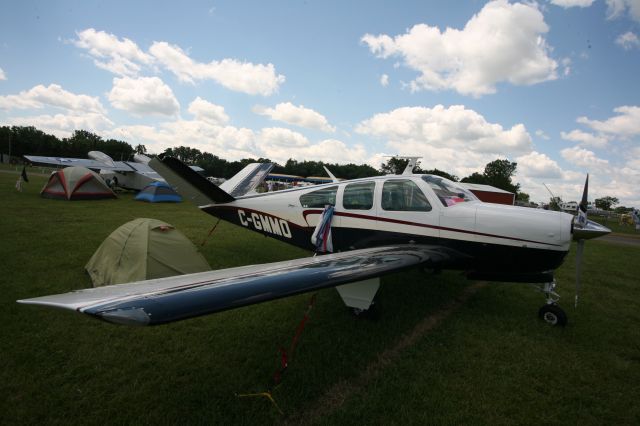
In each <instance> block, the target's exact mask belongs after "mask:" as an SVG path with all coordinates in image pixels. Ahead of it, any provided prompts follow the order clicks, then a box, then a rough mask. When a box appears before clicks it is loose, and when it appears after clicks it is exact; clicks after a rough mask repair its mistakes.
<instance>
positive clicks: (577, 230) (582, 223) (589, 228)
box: [573, 174, 611, 308]
mask: <svg viewBox="0 0 640 426" xmlns="http://www.w3.org/2000/svg"><path fill="white" fill-rule="evenodd" d="M588 195H589V175H588V174H587V179H586V180H585V182H584V190H583V191H582V200H581V201H580V204H579V205H578V215H577V216H576V218H575V220H574V227H573V228H574V229H573V239H574V240H576V241H577V242H578V245H577V250H576V297H575V307H576V308H577V307H578V299H579V297H580V278H581V275H582V256H583V253H584V242H585V240H590V239H591V238H597V237H601V236H603V235H606V234H608V233H610V232H611V230H610V229H609V228H607V227H606V226H602V225H600V224H599V223H597V222H594V221H592V220H588V219H587V197H588Z"/></svg>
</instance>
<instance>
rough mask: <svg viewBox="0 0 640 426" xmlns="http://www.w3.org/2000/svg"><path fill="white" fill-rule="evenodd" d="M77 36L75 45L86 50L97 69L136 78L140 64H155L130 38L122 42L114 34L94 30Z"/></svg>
mask: <svg viewBox="0 0 640 426" xmlns="http://www.w3.org/2000/svg"><path fill="white" fill-rule="evenodd" d="M76 35H77V36H78V39H77V40H74V41H73V44H74V45H75V46H77V47H79V48H81V49H86V50H87V51H88V53H89V56H91V57H92V58H93V62H94V64H95V65H96V66H97V67H99V68H102V69H105V70H107V71H109V72H112V73H114V74H118V75H123V76H136V75H138V73H139V72H140V69H141V67H140V64H144V65H150V64H151V63H152V62H153V58H152V57H151V56H150V55H148V54H146V53H144V52H143V51H142V50H140V48H139V47H138V45H137V44H136V43H134V42H133V41H131V40H129V39H128V38H123V39H122V40H120V39H118V37H116V36H115V35H113V34H109V33H106V32H104V31H96V30H95V29H93V28H87V29H86V30H83V31H80V32H78V33H76Z"/></svg>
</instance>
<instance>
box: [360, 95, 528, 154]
mask: <svg viewBox="0 0 640 426" xmlns="http://www.w3.org/2000/svg"><path fill="white" fill-rule="evenodd" d="M356 132H358V133H361V134H368V135H373V136H379V137H384V138H387V139H388V140H389V141H392V142H398V143H400V144H402V143H409V142H415V143H417V144H418V145H419V146H421V149H420V152H425V153H428V152H429V150H430V149H432V148H460V149H464V150H468V151H475V152H479V153H501V154H503V155H507V154H509V153H522V152H527V151H529V150H530V148H531V136H530V135H529V133H528V132H527V130H526V128H525V127H524V125H522V124H516V125H514V126H513V127H511V129H504V128H503V127H502V126H501V125H500V124H496V123H489V122H487V121H486V120H485V119H484V117H483V116H481V115H480V114H478V113H477V112H475V111H473V110H470V109H466V108H465V107H464V106H462V105H452V106H450V107H448V108H445V107H444V106H443V105H436V106H435V107H433V108H426V107H403V108H398V109H395V110H392V111H390V112H388V113H380V114H376V115H374V116H373V117H371V118H370V119H367V120H364V121H362V122H361V123H360V124H358V126H357V127H356Z"/></svg>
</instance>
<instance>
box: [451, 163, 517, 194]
mask: <svg viewBox="0 0 640 426" xmlns="http://www.w3.org/2000/svg"><path fill="white" fill-rule="evenodd" d="M517 167H518V163H515V162H511V161H509V160H499V159H498V160H494V161H492V162H490V163H487V165H486V166H485V167H484V172H483V173H482V174H480V173H478V172H475V173H473V174H472V175H470V176H467V177H465V178H463V179H462V181H461V182H467V183H479V184H483V185H491V186H495V187H496V188H500V189H504V190H505V191H509V192H513V193H514V194H517V193H518V191H519V189H520V184H519V183H513V182H512V181H511V178H512V177H513V175H514V174H515V172H516V168H517Z"/></svg>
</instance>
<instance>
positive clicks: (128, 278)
mask: <svg viewBox="0 0 640 426" xmlns="http://www.w3.org/2000/svg"><path fill="white" fill-rule="evenodd" d="M85 269H86V270H87V272H88V273H89V275H90V276H91V280H92V281H93V286H94V287H100V286H104V285H110V284H122V283H128V282H132V281H141V280H147V279H152V278H162V277H170V276H174V275H182V274H190V273H194V272H204V271H209V270H210V269H211V268H210V267H209V264H208V263H207V261H206V259H205V258H204V257H203V256H202V254H200V252H198V249H197V248H196V247H195V246H194V245H193V243H191V241H189V239H188V238H187V237H185V236H184V235H183V234H182V233H181V232H180V231H178V230H177V229H175V228H174V227H173V226H171V225H169V224H168V223H165V222H162V221H159V220H156V219H145V218H141V219H134V220H132V221H131V222H127V223H125V224H124V225H122V226H120V227H119V228H118V229H116V230H115V231H113V232H112V233H111V235H109V236H108V237H107V238H106V239H105V240H104V241H103V242H102V244H101V245H100V247H98V250H96V252H95V253H94V254H93V256H92V257H91V259H90V260H89V263H87V265H86V266H85Z"/></svg>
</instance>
